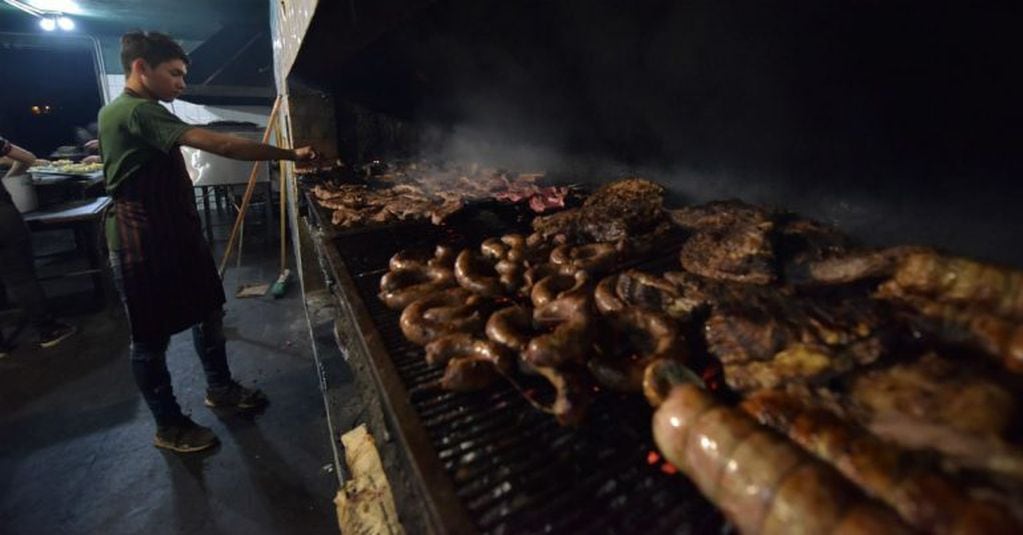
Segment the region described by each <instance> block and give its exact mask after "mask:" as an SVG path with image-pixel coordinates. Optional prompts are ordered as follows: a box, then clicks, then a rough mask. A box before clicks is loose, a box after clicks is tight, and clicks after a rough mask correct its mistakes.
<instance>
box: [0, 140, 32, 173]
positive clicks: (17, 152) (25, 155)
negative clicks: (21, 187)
mask: <svg viewBox="0 0 1023 535" xmlns="http://www.w3.org/2000/svg"><path fill="white" fill-rule="evenodd" d="M6 156H7V158H10V159H11V160H13V161H14V165H12V166H11V169H10V171H7V175H5V178H6V177H8V176H17V175H23V174H25V171H26V170H28V168H29V167H32V164H34V163H35V161H36V155H35V154H32V153H31V152H29V151H27V150H25V149H23V148H21V147H19V146H17V145H15V144H13V143H11V144H10V152H8V153H7V154H6Z"/></svg>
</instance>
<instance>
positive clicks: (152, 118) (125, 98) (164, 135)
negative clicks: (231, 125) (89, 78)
mask: <svg viewBox="0 0 1023 535" xmlns="http://www.w3.org/2000/svg"><path fill="white" fill-rule="evenodd" d="M191 127H192V126H191V125H189V124H187V123H185V122H184V121H182V120H181V119H178V117H177V116H176V115H174V114H173V113H171V112H169V111H167V108H164V107H163V106H161V105H160V104H159V103H158V102H156V101H155V100H149V99H147V98H142V97H138V96H135V95H131V94H128V93H122V94H121V96H119V97H117V98H116V99H114V100H113V102H111V103H110V104H107V105H106V106H103V109H101V110H99V143H100V153H101V154H102V156H103V175H104V176H105V177H106V185H107V193H110V194H113V193H115V192H116V191H117V187H118V186H120V185H121V184H122V183H123V182H124V181H125V180H128V179H130V178H131V177H132V175H133V174H135V172H137V171H138V170H139V169H141V168H142V166H143V165H145V164H146V162H148V161H150V160H152V159H153V158H154V157H156V156H158V155H159V154H158V153H163V154H167V153H168V152H170V151H171V150H172V149H173V148H174V147H175V146H176V145H177V142H178V139H180V138H181V134H183V133H185V131H186V130H188V129H189V128H191Z"/></svg>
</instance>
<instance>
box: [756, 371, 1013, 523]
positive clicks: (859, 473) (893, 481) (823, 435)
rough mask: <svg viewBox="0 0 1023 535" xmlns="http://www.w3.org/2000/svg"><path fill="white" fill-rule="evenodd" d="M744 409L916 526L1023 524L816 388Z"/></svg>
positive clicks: (769, 395) (767, 395) (759, 399)
mask: <svg viewBox="0 0 1023 535" xmlns="http://www.w3.org/2000/svg"><path fill="white" fill-rule="evenodd" d="M741 407H742V409H743V410H744V411H745V412H746V413H748V414H750V415H751V416H753V417H754V418H755V419H756V420H757V421H759V422H760V423H761V424H764V425H766V426H768V427H771V428H773V429H775V430H776V431H778V432H780V433H782V434H784V435H786V436H788V437H789V439H791V440H792V441H794V442H795V443H797V444H799V445H800V446H801V447H802V448H803V449H805V450H806V451H808V452H810V453H811V454H813V455H815V456H817V457H818V458H820V459H821V460H823V461H824V462H826V463H828V464H830V465H831V466H833V467H835V468H836V469H838V471H839V472H841V473H842V475H844V476H846V477H847V478H849V480H850V481H852V482H853V483H855V484H857V485H858V486H859V487H860V488H861V489H863V490H864V491H865V492H866V493H867V494H868V495H871V496H873V497H875V498H877V499H879V500H881V501H883V502H885V503H887V504H888V505H890V506H891V507H892V508H893V509H895V510H896V511H897V512H898V513H899V515H900V516H902V519H903V520H905V521H906V523H907V524H909V525H910V526H912V527H913V528H915V529H918V530H921V531H923V532H928V533H977V534H983V533H1018V532H1019V530H1020V529H1023V526H1020V525H1019V524H1018V523H1017V521H1016V519H1015V518H1013V517H1012V515H1011V514H1010V513H1009V512H1008V511H1006V510H1005V509H1003V508H1002V507H1000V506H999V505H998V504H995V503H990V502H984V501H980V500H976V499H974V498H973V497H972V496H970V494H969V493H968V492H967V491H966V490H965V489H964V488H962V487H961V486H960V483H959V482H957V481H954V480H952V479H950V478H949V477H947V476H945V475H944V474H943V473H942V472H941V469H940V467H938V466H936V465H935V464H934V463H930V462H928V461H927V460H925V459H923V458H921V457H920V456H918V455H914V454H913V452H911V451H908V450H905V449H903V448H900V447H898V446H895V445H892V444H888V443H885V442H884V441H882V440H881V439H879V438H877V437H876V436H874V435H872V434H871V433H870V432H868V431H867V430H866V429H864V428H862V427H860V426H858V425H856V424H855V423H852V422H849V421H847V420H844V419H842V418H841V417H839V416H838V415H836V414H835V413H834V412H832V411H830V410H828V409H827V408H825V407H824V406H823V404H821V403H817V402H815V400H814V399H813V398H812V394H810V393H809V392H793V391H785V390H762V391H758V392H755V393H753V394H752V395H750V396H749V397H747V398H746V399H745V400H744V401H743V402H742V404H741Z"/></svg>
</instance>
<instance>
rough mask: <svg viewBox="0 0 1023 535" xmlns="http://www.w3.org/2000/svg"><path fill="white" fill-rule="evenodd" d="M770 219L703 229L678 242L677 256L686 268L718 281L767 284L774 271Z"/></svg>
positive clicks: (772, 227)
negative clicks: (682, 243) (721, 227)
mask: <svg viewBox="0 0 1023 535" xmlns="http://www.w3.org/2000/svg"><path fill="white" fill-rule="evenodd" d="M773 229H774V223H772V222H770V221H767V222H764V223H759V224H756V225H744V226H735V227H728V228H724V229H720V230H704V231H700V232H697V233H695V234H693V235H692V236H691V237H690V238H689V239H688V240H687V241H686V242H685V245H683V246H682V251H681V253H680V254H679V260H680V261H681V264H682V267H683V268H685V269H686V270H687V271H689V272H692V273H695V274H697V275H701V276H703V277H707V278H711V279H717V280H722V281H733V282H743V283H749V284H761V285H763V284H770V283H772V282H774V281H775V279H776V278H777V275H776V274H775V272H776V269H775V267H774V246H773V245H772V243H771V231H772V230H773Z"/></svg>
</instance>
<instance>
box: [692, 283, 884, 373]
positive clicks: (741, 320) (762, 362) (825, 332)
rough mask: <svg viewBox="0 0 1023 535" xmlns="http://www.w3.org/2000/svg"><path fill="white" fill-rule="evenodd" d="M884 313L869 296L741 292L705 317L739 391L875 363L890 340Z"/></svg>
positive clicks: (710, 344)
mask: <svg viewBox="0 0 1023 535" xmlns="http://www.w3.org/2000/svg"><path fill="white" fill-rule="evenodd" d="M886 323H887V322H886V321H885V315H884V313H883V310H882V308H881V307H880V306H879V305H878V303H876V302H874V301H871V300H869V299H866V298H841V299H839V298H832V299H824V298H809V297H794V296H791V295H788V294H786V293H784V292H783V291H774V290H766V289H765V290H762V291H757V292H753V291H747V292H739V293H737V295H736V296H733V297H731V298H730V300H726V301H724V302H720V303H718V304H717V305H716V306H715V307H714V311H713V312H712V313H711V315H710V317H709V318H708V319H707V323H706V325H705V328H704V330H705V334H706V337H707V348H708V350H709V351H710V352H711V353H712V354H714V355H715V356H717V357H718V359H720V360H721V362H722V363H723V364H724V367H725V380H726V382H727V383H728V384H729V386H731V387H732V388H733V389H736V390H739V391H745V390H749V389H751V388H756V387H772V386H777V385H779V384H784V383H788V382H792V381H815V380H820V379H825V378H828V377H832V376H834V375H837V374H841V373H844V372H847V371H849V370H851V369H852V368H853V367H855V366H857V365H863V364H868V363H871V362H873V361H875V360H877V358H878V357H879V356H880V355H881V354H882V353H883V351H884V348H885V347H886V342H887V341H888V331H887V328H886Z"/></svg>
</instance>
